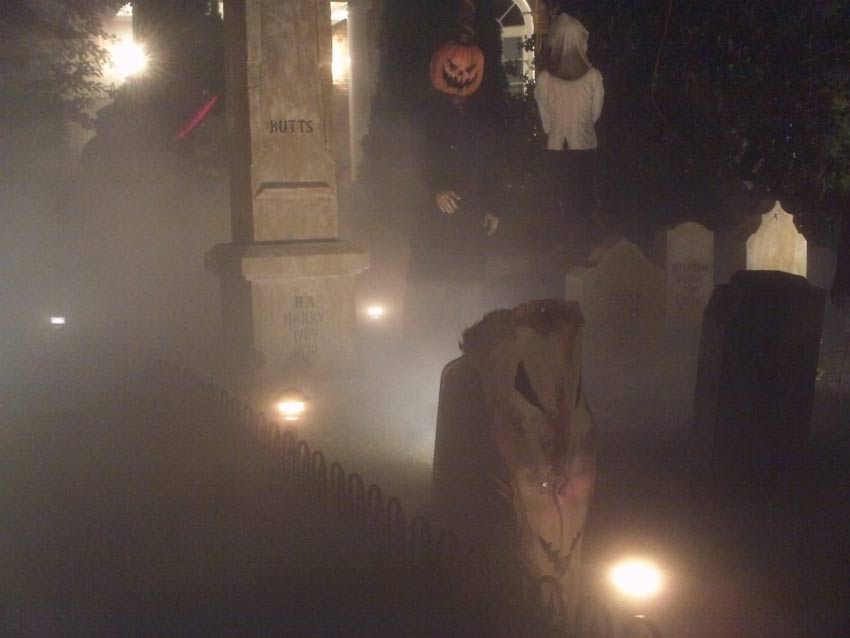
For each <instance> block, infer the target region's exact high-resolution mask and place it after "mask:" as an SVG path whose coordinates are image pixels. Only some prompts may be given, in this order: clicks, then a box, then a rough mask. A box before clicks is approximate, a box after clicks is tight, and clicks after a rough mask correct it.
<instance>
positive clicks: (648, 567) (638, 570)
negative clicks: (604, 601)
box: [611, 558, 664, 600]
mask: <svg viewBox="0 0 850 638" xmlns="http://www.w3.org/2000/svg"><path fill="white" fill-rule="evenodd" d="M663 581H664V578H663V575H662V573H661V570H660V569H659V568H658V566H656V565H655V564H654V563H652V562H651V561H649V560H646V559H642V558H629V559H626V560H623V561H621V562H619V563H617V564H616V565H614V566H613V567H612V568H611V583H612V584H613V585H614V587H615V588H616V589H617V591H619V592H620V593H621V594H623V595H625V596H628V597H629V598H637V599H641V600H645V599H647V598H651V597H653V596H655V595H656V594H658V592H660V591H661V587H662V585H663Z"/></svg>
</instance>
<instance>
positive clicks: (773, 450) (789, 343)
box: [694, 271, 826, 483]
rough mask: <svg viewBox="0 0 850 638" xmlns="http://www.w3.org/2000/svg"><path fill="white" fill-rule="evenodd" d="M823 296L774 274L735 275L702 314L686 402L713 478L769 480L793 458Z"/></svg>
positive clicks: (808, 396) (800, 445)
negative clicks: (690, 400)
mask: <svg viewBox="0 0 850 638" xmlns="http://www.w3.org/2000/svg"><path fill="white" fill-rule="evenodd" d="M825 298H826V293H825V291H823V290H822V289H819V288H815V287H814V286H812V285H811V284H809V283H808V282H807V281H806V280H805V279H804V278H802V277H799V276H796V275H791V274H788V273H784V272H779V271H739V272H738V273H736V274H735V275H734V276H733V277H732V280H731V282H730V283H728V284H724V285H721V286H717V287H716V288H715V292H714V294H713V295H712V297H711V301H710V302H709V305H708V308H706V311H705V315H704V317H705V318H704V322H703V329H702V338H701V343H700V355H699V368H698V374H697V384H696V396H695V401H694V425H695V431H696V434H697V438H698V440H699V442H700V448H701V451H702V453H703V455H704V458H705V459H707V460H709V461H710V463H711V465H712V466H713V468H714V470H715V471H716V473H717V476H721V477H729V478H739V479H742V480H743V481H744V482H746V483H755V482H760V481H763V482H766V483H771V482H774V481H775V480H776V479H777V478H778V477H779V475H780V474H781V473H782V472H784V471H787V470H789V469H792V468H793V467H794V466H795V464H796V463H797V462H798V461H799V460H800V458H801V456H802V452H803V450H804V448H805V445H806V439H807V436H808V431H809V419H810V417H811V411H812V405H813V402H814V390H815V377H816V373H817V365H818V349H819V347H820V338H821V323H822V319H823V308H824V301H825Z"/></svg>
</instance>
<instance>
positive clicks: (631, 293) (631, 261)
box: [565, 239, 665, 347]
mask: <svg viewBox="0 0 850 638" xmlns="http://www.w3.org/2000/svg"><path fill="white" fill-rule="evenodd" d="M565 292H566V299H567V300H575V301H578V302H579V305H580V306H581V311H582V314H583V315H584V317H585V322H586V331H585V334H586V336H587V339H588V340H589V341H598V342H599V343H600V344H602V345H606V346H613V347H617V346H624V345H625V346H628V345H639V344H642V343H651V342H652V341H654V340H655V339H656V338H658V337H659V336H660V333H661V331H662V330H663V327H664V301H665V290H664V271H663V270H661V268H659V267H658V266H654V265H653V264H651V263H650V262H649V260H647V258H646V257H645V256H644V254H643V252H642V251H641V249H640V248H638V247H637V246H636V245H635V244H633V243H632V242H630V241H628V240H627V239H621V240H619V241H618V242H617V243H616V244H614V245H613V246H612V247H611V248H610V249H609V250H608V252H606V253H605V256H604V257H603V258H602V261H601V262H600V263H599V264H598V265H596V266H593V267H592V268H585V267H578V268H574V269H573V270H571V271H570V272H569V273H567V277H566V291H565Z"/></svg>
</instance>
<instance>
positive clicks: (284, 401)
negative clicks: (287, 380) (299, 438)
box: [274, 388, 308, 422]
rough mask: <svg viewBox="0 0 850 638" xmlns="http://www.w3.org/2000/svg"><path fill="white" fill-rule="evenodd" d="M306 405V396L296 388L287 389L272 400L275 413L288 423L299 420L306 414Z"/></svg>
mask: <svg viewBox="0 0 850 638" xmlns="http://www.w3.org/2000/svg"><path fill="white" fill-rule="evenodd" d="M307 404H308V400H307V395H306V394H304V392H302V391H301V390H299V389H298V388H288V389H286V390H284V391H283V392H281V393H280V394H278V395H277V397H276V398H275V400H274V408H275V412H276V413H277V414H278V415H280V417H281V418H282V419H283V420H284V421H289V422H294V421H298V420H300V419H301V418H302V417H303V416H304V414H305V413H306V412H307Z"/></svg>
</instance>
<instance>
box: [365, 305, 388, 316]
mask: <svg viewBox="0 0 850 638" xmlns="http://www.w3.org/2000/svg"><path fill="white" fill-rule="evenodd" d="M386 312H387V311H386V308H384V307H383V306H380V305H377V304H375V305H372V306H369V307H368V308H366V315H367V316H368V317H369V318H370V319H380V318H381V317H383V316H384V315H385V314H386Z"/></svg>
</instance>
